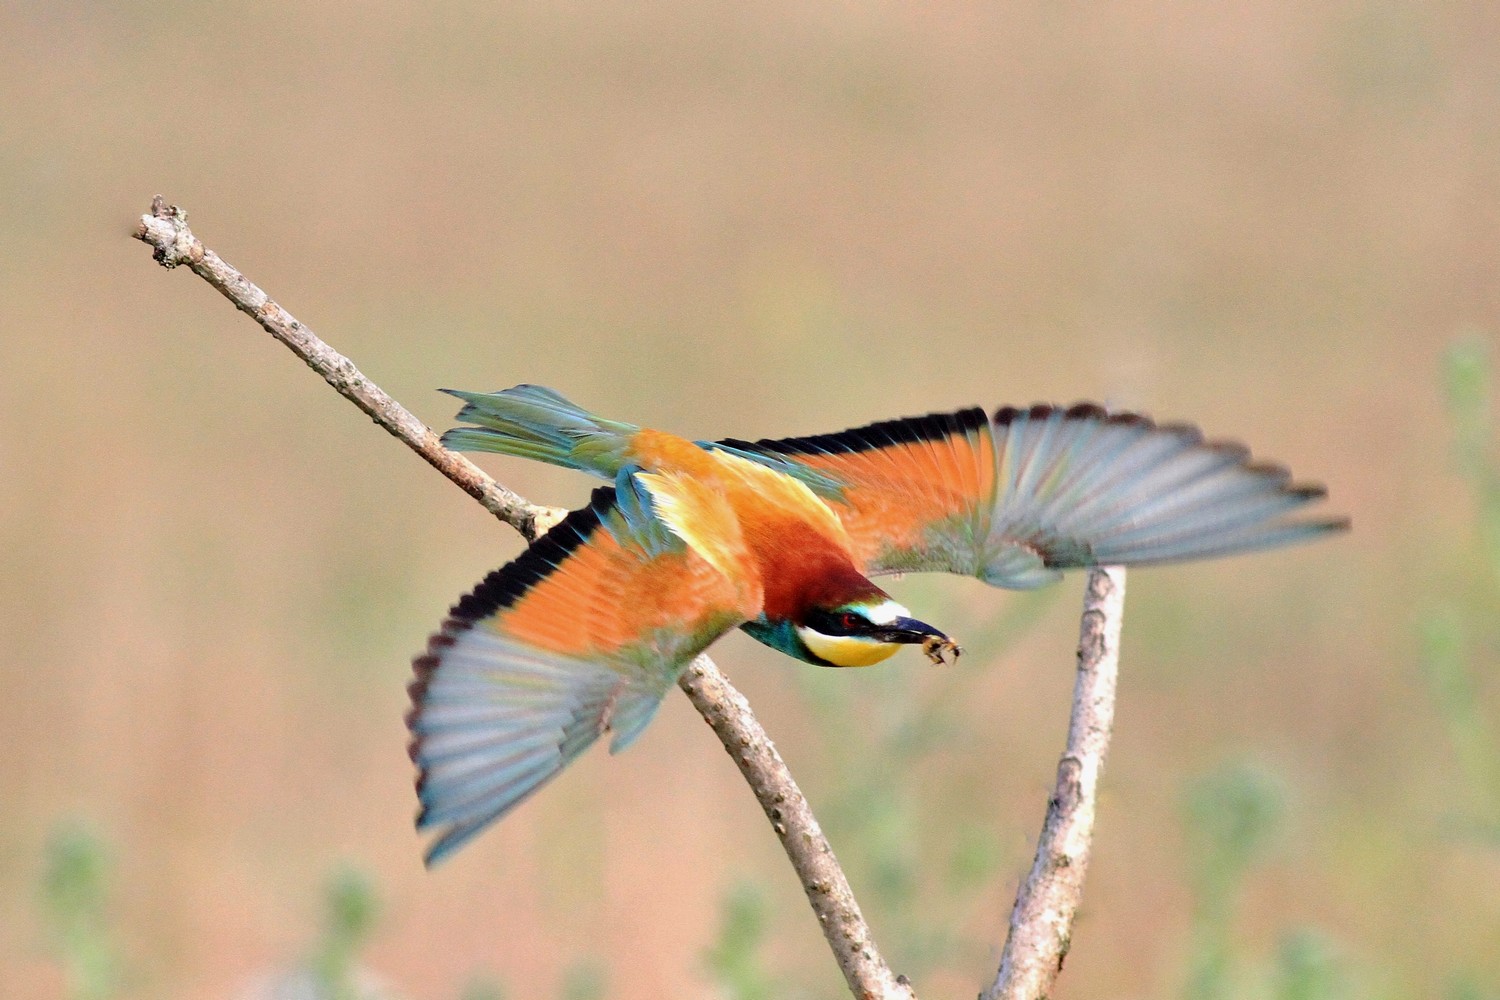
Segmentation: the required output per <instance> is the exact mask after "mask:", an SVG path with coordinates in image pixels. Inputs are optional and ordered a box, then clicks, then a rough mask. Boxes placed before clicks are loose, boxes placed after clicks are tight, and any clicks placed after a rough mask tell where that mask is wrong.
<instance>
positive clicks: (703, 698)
mask: <svg viewBox="0 0 1500 1000" xmlns="http://www.w3.org/2000/svg"><path fill="white" fill-rule="evenodd" d="M135 237H136V239H139V240H141V241H142V242H144V243H148V244H150V245H151V246H152V247H154V248H155V253H154V256H155V258H156V260H157V262H158V263H160V264H161V265H162V266H164V267H168V268H173V267H178V266H180V265H186V266H187V267H188V268H190V269H191V270H192V271H193V273H194V274H196V275H198V276H199V277H200V278H202V279H203V280H205V281H207V282H208V283H209V284H210V285H212V286H213V287H214V288H217V289H218V290H219V292H220V293H221V294H223V296H224V297H225V298H227V299H228V300H229V301H230V302H232V303H234V305H235V307H236V308H238V309H239V310H240V311H242V312H244V313H246V314H248V315H249V316H250V317H251V318H252V319H254V320H255V321H256V322H257V323H259V324H260V325H261V326H262V327H263V328H264V329H265V330H266V332H267V333H269V334H271V336H273V337H275V338H276V339H277V340H279V341H281V342H282V343H283V344H285V345H286V346H287V347H289V348H291V349H292V351H293V352H294V353H295V354H296V355H297V356H298V357H300V358H301V359H302V360H303V361H305V362H306V363H307V365H308V367H310V368H312V369H313V371H315V372H317V373H318V374H319V375H321V376H322V377H323V378H324V380H326V381H327V382H328V384H329V385H331V386H333V388H334V389H336V390H338V392H339V393H340V394H341V395H342V396H344V397H345V398H346V399H348V400H349V401H351V402H352V403H354V404H355V405H356V406H358V407H359V408H360V409H361V410H363V411H364V412H365V413H367V414H368V415H369V416H370V417H371V418H373V419H374V421H375V422H376V423H377V424H379V425H380V426H381V427H384V428H385V429H386V430H387V431H389V432H390V433H391V434H394V435H395V436H396V437H397V438H399V439H400V440H401V441H402V442H404V443H405V444H406V445H407V446H408V447H410V448H411V449H412V450H413V451H415V452H416V453H417V454H419V455H421V456H422V458H424V459H425V460H426V461H427V462H428V464H430V465H431V466H432V467H433V468H435V469H437V470H438V471H439V472H441V473H442V474H443V475H445V476H447V477H448V478H449V479H451V480H452V481H453V482H454V483H455V484H457V485H458V486H459V487H460V488H461V489H463V490H464V492H466V493H468V494H469V495H470V496H472V497H474V498H475V499H476V500H478V501H479V502H480V503H481V504H483V505H484V508H485V509H486V510H488V511H489V512H490V513H492V514H494V515H495V516H496V517H498V518H500V520H502V521H504V522H505V523H506V524H509V525H510V526H511V527H513V528H515V529H516V530H517V531H519V532H520V533H521V534H522V535H523V536H525V537H526V539H527V540H528V541H530V540H533V539H535V538H536V537H537V535H539V534H541V533H542V532H544V531H546V529H547V528H548V527H550V526H551V525H553V524H555V523H556V522H557V521H558V520H559V519H560V518H561V517H562V515H563V514H564V513H565V512H564V511H560V510H557V509H555V508H551V507H539V506H537V505H535V504H532V503H530V502H529V501H527V500H526V499H525V498H523V497H521V496H519V495H518V494H516V493H513V492H511V491H510V490H508V489H506V488H505V487H503V486H501V485H500V484H498V483H496V482H495V481H494V480H493V479H491V478H490V477H489V476H488V475H486V474H485V473H484V471H483V470H481V469H480V468H479V467H478V466H476V465H474V463H472V462H470V461H469V460H468V459H466V458H464V457H463V456H462V455H458V454H455V453H454V452H451V451H448V450H447V449H446V448H444V447H443V446H442V445H441V444H440V443H439V441H438V436H437V434H435V433H434V432H433V431H432V429H431V428H429V427H428V426H427V425H425V424H424V423H422V421H420V420H418V419H417V418H416V417H415V416H414V415H412V413H411V412H410V411H409V410H407V409H406V408H405V407H403V406H402V405H401V404H400V403H398V402H396V400H394V399H393V398H391V397H390V396H389V395H388V394H386V393H385V392H384V391H383V390H382V389H381V388H380V387H379V386H377V385H376V384H375V383H374V382H372V381H370V379H369V378H367V377H366V376H365V375H364V374H363V373H362V372H360V370H359V369H358V368H356V367H355V366H354V364H353V363H352V362H350V361H349V359H348V358H346V357H344V356H343V355H341V354H339V353H338V352H337V351H335V350H333V348H331V347H329V346H328V345H327V344H326V343H324V342H323V341H322V340H320V339H319V338H318V337H317V336H316V335H314V334H313V332H312V331H311V330H310V329H308V328H307V327H306V326H304V325H303V324H302V323H300V322H299V321H298V320H297V319H295V318H294V317H293V316H292V315H291V313H289V312H287V311H286V310H285V309H283V308H281V306H279V305H277V304H276V303H275V302H274V301H272V299H271V297H270V296H269V295H267V294H266V293H265V292H263V291H262V290H261V289H260V288H258V287H256V286H255V285H254V284H253V283H252V282H251V281H250V280H249V279H248V278H246V277H245V276H244V275H243V274H241V273H240V272H239V271H237V270H235V269H234V268H233V267H230V266H229V265H228V264H226V263H225V262H224V261H223V259H222V258H220V257H219V255H218V254H216V253H214V252H213V251H212V250H210V249H208V248H207V247H205V246H204V245H203V244H202V242H200V241H199V240H198V238H197V237H196V236H194V235H193V233H192V230H190V229H189V228H188V225H187V213H186V212H184V211H182V210H181V209H179V208H178V207H176V206H175V205H167V204H166V202H165V201H164V200H163V199H162V198H161V196H160V195H158V196H157V197H156V199H155V200H153V201H152V203H151V211H150V212H149V213H148V214H146V215H143V216H142V217H141V221H140V225H139V226H138V227H137V229H136V232H135ZM679 686H680V687H681V688H682V689H683V691H685V692H686V693H687V695H688V697H689V698H690V699H692V702H693V705H694V707H696V708H697V709H698V711H699V713H701V714H702V716H703V718H704V720H705V721H707V722H708V724H709V726H711V727H712V728H713V731H714V733H715V734H717V735H718V737H719V740H720V741H721V742H722V743H723V744H724V749H725V750H727V751H728V752H729V755H730V756H731V757H732V758H733V759H734V762H735V764H736V765H737V766H738V767H739V769H740V772H741V773H742V774H744V776H745V780H746V781H748V782H749V783H750V787H751V788H752V789H754V791H755V796H756V799H757V800H759V802H760V804H761V808H762V809H764V810H765V813H766V816H767V818H768V819H770V821H771V825H772V827H773V828H774V829H775V831H776V835H777V836H778V837H779V838H780V839H781V843H782V847H783V848H785V850H786V853H787V857H788V858H789V859H790V860H791V863H792V867H793V868H794V869H795V870H796V872H797V876H798V878H799V879H800V880H801V882H802V888H803V890H804V891H805V892H806V893H807V898H808V902H809V903H811V904H812V908H813V912H814V913H815V914H816V916H817V918H818V922H819V924H820V925H821V926H822V928H823V934H824V936H825V937H826V938H827V939H828V944H829V946H830V947H831V948H832V949H833V953H834V957H835V958H836V959H837V960H838V963H839V968H840V969H841V970H842V971H843V973H844V978H845V980H846V981H847V982H848V983H849V989H850V990H851V991H853V993H854V995H855V996H856V997H859V998H861V1000H910V998H912V997H913V996H914V995H913V993H912V990H911V986H910V984H909V983H907V981H906V979H905V977H902V976H896V975H894V974H893V973H892V972H891V970H890V967H889V966H887V965H886V964H885V961H884V959H882V958H881V957H880V953H879V951H878V950H877V949H876V947H875V942H874V940H873V939H872V938H871V936H870V929H869V927H868V926H867V925H866V924H865V921H864V917H863V916H862V915H861V913H860V910H859V904H858V903H856V902H855V899H854V893H853V892H852V891H851V890H850V888H849V882H848V880H847V879H846V878H845V877H844V873H843V870H842V869H841V868H840V867H839V863H838V859H837V858H835V857H834V854H833V849H832V848H831V847H830V846H829V844H828V841H827V839H826V838H825V837H824V836H823V832H822V830H821V829H820V828H819V826H818V822H817V820H816V819H815V818H814V817H813V814H812V810H811V808H809V806H808V804H807V799H806V798H805V797H804V796H803V794H802V792H801V790H800V789H798V787H797V783H796V782H795V781H793V780H792V775H791V772H790V771H789V770H788V769H787V767H786V764H785V763H783V762H782V760H781V756H780V755H779V754H778V753H777V752H776V747H775V746H774V745H773V744H772V742H771V740H770V737H768V736H767V735H766V732H765V730H764V729H762V728H761V726H760V723H759V722H757V721H756V719H755V716H754V715H753V714H752V713H751V711H750V706H749V704H748V703H747V702H746V701H745V699H744V696H743V695H741V694H740V693H739V692H738V691H737V690H735V688H734V687H733V686H732V685H731V684H730V683H729V679H728V678H726V677H725V676H724V674H723V673H722V672H720V670H719V669H718V668H717V667H716V666H714V664H713V661H711V660H710V659H709V658H708V657H706V656H700V657H699V658H698V659H697V660H695V661H694V662H693V664H692V666H691V667H689V669H688V670H687V671H686V672H685V673H684V674H683V676H682V679H681V681H680V682H679Z"/></svg>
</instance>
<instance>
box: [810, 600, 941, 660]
mask: <svg viewBox="0 0 1500 1000" xmlns="http://www.w3.org/2000/svg"><path fill="white" fill-rule="evenodd" d="M795 630H796V635H797V639H798V640H799V641H800V642H801V644H802V646H803V647H804V649H805V650H806V652H808V653H811V654H812V656H810V657H806V656H805V657H803V658H804V659H810V660H812V662H814V663H819V662H821V663H827V664H832V665H833V666H835V667H868V666H869V665H870V664H872V663H879V662H880V661H881V660H884V659H886V658H887V657H889V656H891V655H892V654H894V653H895V652H896V650H898V649H900V648H901V647H902V646H906V645H920V646H921V647H922V651H923V652H924V653H926V654H927V656H928V658H929V659H931V660H932V661H933V662H934V663H942V662H943V654H944V653H951V654H952V655H953V658H954V659H955V660H956V659H958V654H959V653H961V652H962V651H963V650H962V649H960V647H959V645H958V644H957V643H955V642H954V641H953V640H952V639H949V638H948V637H947V636H946V635H944V634H943V633H942V632H939V631H938V630H937V629H935V628H933V627H932V626H931V625H928V624H927V623H926V622H919V621H917V620H916V619H915V618H913V617H911V612H909V611H907V610H906V609H905V608H903V607H902V606H901V605H899V604H897V603H896V602H895V601H893V600H891V599H890V598H889V597H887V596H886V595H884V594H879V595H877V596H875V597H871V598H865V599H862V600H857V601H850V602H845V603H842V604H838V605H832V606H814V607H812V608H810V609H808V610H807V611H806V612H804V613H803V615H802V617H801V620H800V621H798V622H796V623H795Z"/></svg>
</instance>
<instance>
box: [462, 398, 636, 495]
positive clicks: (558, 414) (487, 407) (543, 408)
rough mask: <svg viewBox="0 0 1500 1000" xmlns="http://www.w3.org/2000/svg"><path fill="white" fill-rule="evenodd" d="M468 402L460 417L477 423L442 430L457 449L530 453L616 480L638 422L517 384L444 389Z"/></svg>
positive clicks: (513, 453)
mask: <svg viewBox="0 0 1500 1000" xmlns="http://www.w3.org/2000/svg"><path fill="white" fill-rule="evenodd" d="M443 392H446V393H447V394H448V395H450V396H457V397H458V398H459V399H461V400H463V401H464V408H463V409H462V410H459V411H458V419H459V420H462V421H463V422H465V423H469V424H476V425H477V426H475V427H455V428H453V429H452V430H450V431H448V432H447V433H446V434H444V435H443V445H444V447H447V448H452V449H453V450H454V451H492V452H497V453H498V454H501V455H515V456H517V457H518V458H532V459H535V460H537V461H538V462H549V463H551V464H552V465H560V466H562V467H563V468H565V469H578V470H580V471H582V472H590V473H593V474H594V475H596V476H599V477H601V478H603V479H614V478H615V474H616V473H617V472H619V471H620V467H621V466H622V465H624V464H626V458H625V455H626V452H627V451H628V450H629V448H630V440H631V438H632V437H634V436H635V433H636V432H637V431H639V430H640V428H639V427H637V426H636V425H635V424H625V423H620V422H619V421H617V420H605V419H603V418H602V417H596V416H594V415H593V414H592V413H590V412H589V411H587V410H585V409H584V408H583V407H581V406H578V405H577V404H576V403H572V402H570V401H568V400H567V399H564V398H563V397H562V396H560V395H558V394H557V393H555V392H553V391H552V390H551V389H548V388H546V387H545V386H540V385H518V386H516V387H515V388H513V389H503V390H501V391H500V392H463V391H462V390H459V389H444V390H443Z"/></svg>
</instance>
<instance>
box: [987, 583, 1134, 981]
mask: <svg viewBox="0 0 1500 1000" xmlns="http://www.w3.org/2000/svg"><path fill="white" fill-rule="evenodd" d="M1124 612H1125V570H1124V569H1122V568H1119V567H1111V568H1105V569H1095V570H1090V571H1089V576H1088V583H1087V585H1086V586H1085V589H1084V597H1083V620H1082V622H1081V623H1080V625H1079V636H1078V676H1077V678H1076V679H1075V681H1074V685H1073V714H1072V717H1071V719H1070V720H1069V722H1068V743H1067V747H1066V748H1065V749H1064V750H1063V755H1062V759H1061V760H1060V761H1058V764H1057V787H1056V788H1055V789H1054V790H1053V792H1052V798H1051V799H1050V800H1049V801H1048V803H1047V819H1046V822H1045V823H1044V824H1043V826H1042V835H1041V837H1040V838H1039V840H1038V842H1037V845H1036V860H1035V862H1033V864H1032V866H1031V874H1030V875H1028V876H1027V877H1026V881H1025V882H1024V883H1023V884H1022V886H1021V889H1020V891H1019V892H1018V893H1017V895H1016V905H1015V907H1014V909H1012V910H1011V914H1010V933H1009V935H1008V936H1007V937H1006V939H1005V950H1004V951H1003V952H1001V955H1000V971H999V972H997V973H996V974H995V981H994V982H993V983H992V984H990V988H989V989H987V990H985V991H984V993H982V994H980V1000H1040V998H1042V997H1046V996H1050V995H1051V992H1052V984H1053V982H1054V981H1055V980H1056V979H1057V974H1058V973H1059V972H1061V971H1062V965H1063V959H1065V958H1066V957H1067V955H1068V948H1069V946H1070V945H1071V943H1072V935H1073V917H1074V915H1075V914H1077V912H1078V904H1079V901H1080V900H1081V899H1082V898H1083V879H1084V876H1085V875H1086V874H1087V872H1088V865H1089V849H1090V847H1091V845H1092V843H1093V839H1094V806H1095V802H1096V801H1097V798H1098V793H1099V777H1100V774H1101V773H1102V772H1103V770H1104V757H1105V754H1106V753H1108V751H1109V737H1110V731H1111V729H1112V728H1113V726H1114V719H1115V680H1116V678H1117V676H1118V674H1119V667H1120V625H1121V622H1122V620H1123V616H1124Z"/></svg>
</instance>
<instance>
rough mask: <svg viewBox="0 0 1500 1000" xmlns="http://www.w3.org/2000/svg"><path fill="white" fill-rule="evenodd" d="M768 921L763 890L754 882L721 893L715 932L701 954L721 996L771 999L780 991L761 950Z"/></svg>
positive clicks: (731, 999)
mask: <svg viewBox="0 0 1500 1000" xmlns="http://www.w3.org/2000/svg"><path fill="white" fill-rule="evenodd" d="M770 923H771V920H770V911H769V905H768V903H767V902H766V896H765V893H764V892H762V891H761V889H760V888H759V887H758V886H757V885H755V884H754V883H752V882H741V883H739V884H738V885H735V886H733V887H732V888H731V889H730V890H729V891H728V892H726V893H725V894H724V901H723V913H722V916H721V917H720V922H719V936H718V939H717V940H716V941H715V942H714V944H713V946H712V947H710V948H709V949H708V952H707V954H706V955H705V956H704V958H705V964H706V965H707V967H708V971H709V975H710V976H711V977H712V978H713V980H714V983H715V984H716V985H717V986H718V987H719V990H720V992H721V993H722V994H723V996H724V1000H771V998H772V997H776V996H780V995H781V993H782V992H783V991H782V990H781V989H779V984H778V981H777V979H776V977H774V976H773V975H772V974H771V972H770V971H769V970H768V969H767V968H766V960H765V957H764V955H763V954H762V948H763V946H764V945H765V943H766V938H767V932H768V931H769V929H770Z"/></svg>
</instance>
